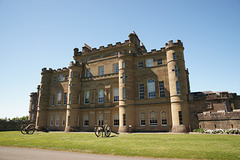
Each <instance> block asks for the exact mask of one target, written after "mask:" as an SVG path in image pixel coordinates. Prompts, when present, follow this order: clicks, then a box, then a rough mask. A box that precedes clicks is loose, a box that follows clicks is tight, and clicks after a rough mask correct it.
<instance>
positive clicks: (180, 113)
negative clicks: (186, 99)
mask: <svg viewBox="0 0 240 160" xmlns="http://www.w3.org/2000/svg"><path fill="white" fill-rule="evenodd" d="M178 116H179V124H180V125H183V118H182V111H178Z"/></svg>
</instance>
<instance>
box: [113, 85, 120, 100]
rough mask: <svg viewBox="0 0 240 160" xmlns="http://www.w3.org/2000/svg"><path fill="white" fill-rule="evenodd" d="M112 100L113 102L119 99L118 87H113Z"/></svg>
mask: <svg viewBox="0 0 240 160" xmlns="http://www.w3.org/2000/svg"><path fill="white" fill-rule="evenodd" d="M113 101H114V102H118V101H119V89H118V88H114V89H113Z"/></svg>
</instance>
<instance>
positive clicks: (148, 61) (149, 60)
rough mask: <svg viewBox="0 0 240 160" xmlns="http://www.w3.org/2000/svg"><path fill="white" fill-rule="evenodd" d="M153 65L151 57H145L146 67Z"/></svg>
mask: <svg viewBox="0 0 240 160" xmlns="http://www.w3.org/2000/svg"><path fill="white" fill-rule="evenodd" d="M152 66H153V59H147V60H146V67H152Z"/></svg>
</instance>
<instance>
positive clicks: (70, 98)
mask: <svg viewBox="0 0 240 160" xmlns="http://www.w3.org/2000/svg"><path fill="white" fill-rule="evenodd" d="M71 103H72V94H71V93H69V104H71Z"/></svg>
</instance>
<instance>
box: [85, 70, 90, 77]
mask: <svg viewBox="0 0 240 160" xmlns="http://www.w3.org/2000/svg"><path fill="white" fill-rule="evenodd" d="M86 77H91V72H90V68H88V69H86Z"/></svg>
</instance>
